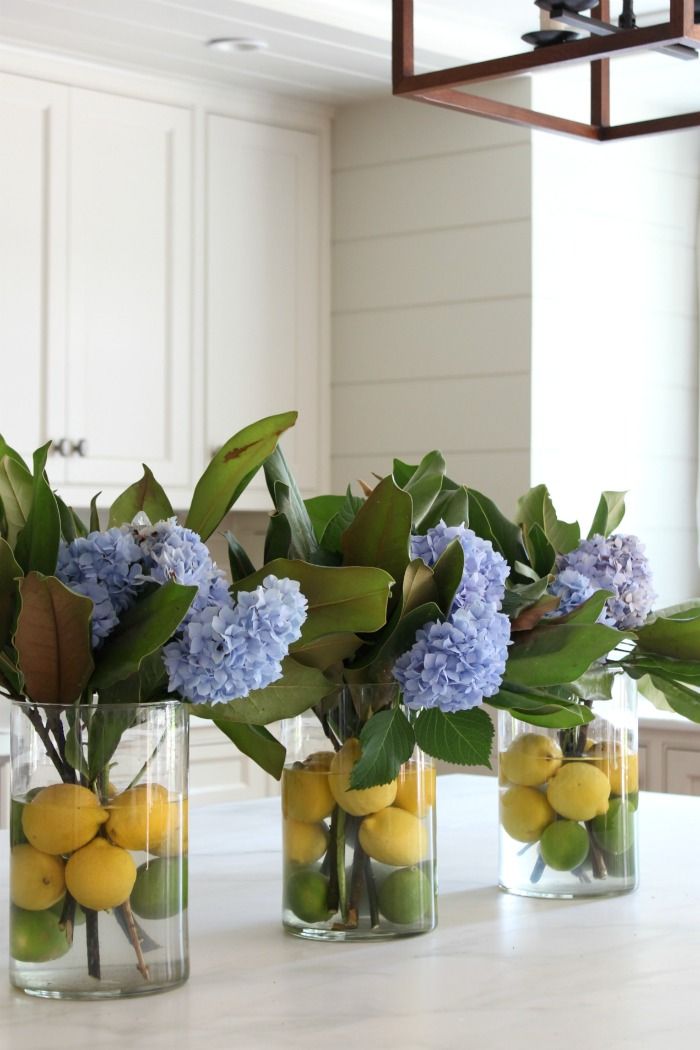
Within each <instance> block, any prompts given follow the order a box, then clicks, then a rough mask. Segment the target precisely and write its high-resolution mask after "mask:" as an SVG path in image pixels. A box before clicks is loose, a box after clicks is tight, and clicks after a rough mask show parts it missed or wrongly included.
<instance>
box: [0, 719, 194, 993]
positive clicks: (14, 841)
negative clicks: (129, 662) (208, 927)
mask: <svg viewBox="0 0 700 1050" xmlns="http://www.w3.org/2000/svg"><path fill="white" fill-rule="evenodd" d="M188 731H189V725H188V713H187V709H186V707H185V705H184V704H180V703H177V702H170V701H168V702H164V703H153V704H142V705H132V704H106V705H97V706H88V705H85V706H79V705H75V706H70V707H63V706H61V705H60V704H33V703H28V702H22V701H16V702H15V703H13V705H12V717H11V795H12V802H11V821H10V825H11V826H10V847H11V850H10V981H11V983H12V984H13V985H14V986H15V987H17V988H19V989H21V990H22V991H25V992H27V993H28V994H30V995H38V996H44V997H49V998H55V999H104V998H117V997H120V996H131V995H148V994H150V993H153V992H160V991H164V990H165V989H167V988H172V987H175V986H176V985H179V984H181V983H182V982H183V981H185V980H186V979H187V976H188V940H187V910H186V909H187V766H188Z"/></svg>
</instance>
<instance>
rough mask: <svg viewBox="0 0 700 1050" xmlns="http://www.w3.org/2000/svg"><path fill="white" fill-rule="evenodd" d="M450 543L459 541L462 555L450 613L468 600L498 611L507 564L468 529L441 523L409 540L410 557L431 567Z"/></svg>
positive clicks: (491, 547)
mask: <svg viewBox="0 0 700 1050" xmlns="http://www.w3.org/2000/svg"><path fill="white" fill-rule="evenodd" d="M453 540H459V543H460V546H461V548H462V550H463V551H464V573H463V575H462V581H461V583H460V585H459V587H458V589H457V593H456V595H455V598H454V601H453V603H452V609H457V608H462V607H463V606H465V605H467V604H469V601H470V600H471V598H472V597H476V598H480V599H481V600H482V601H484V602H492V603H493V604H494V605H495V606H496V607H497V608H500V606H501V602H502V601H503V595H504V593H505V583H506V577H507V576H508V563H507V562H506V560H505V558H503V557H501V555H500V554H499V553H498V552H497V551H495V550H494V549H493V546H492V545H491V544H490V543H489V541H488V540H482V539H481V538H480V537H479V536H477V535H476V533H475V532H474V531H473V530H472V529H468V528H467V527H466V526H465V525H449V526H448V525H446V524H445V522H444V521H441V522H440V524H439V525H436V526H435V527H434V528H432V529H428V532H427V534H426V535H425V536H412V537H411V557H412V558H422V559H423V561H424V562H425V564H426V565H434V564H435V563H436V561H437V560H438V558H439V557H440V555H441V554H443V552H444V551H445V550H446V549H447V547H449V545H450V543H452V541H453Z"/></svg>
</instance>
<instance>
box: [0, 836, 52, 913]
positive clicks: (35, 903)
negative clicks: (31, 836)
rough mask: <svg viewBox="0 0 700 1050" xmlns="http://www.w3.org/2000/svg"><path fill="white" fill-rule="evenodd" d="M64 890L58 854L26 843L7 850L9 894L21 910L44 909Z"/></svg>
mask: <svg viewBox="0 0 700 1050" xmlns="http://www.w3.org/2000/svg"><path fill="white" fill-rule="evenodd" d="M65 892H66V880H65V865H64V863H63V861H62V860H61V858H60V857H56V856H54V855H53V854H50V853H41V852H40V851H39V850H38V849H34V847H33V846H30V845H29V843H24V844H23V845H20V846H15V847H14V849H13V850H12V853H11V854H10V898H11V900H12V903H13V904H16V905H17V907H18V908H22V909H24V910H25V911H44V910H45V909H46V908H50V907H51V905H52V904H55V903H56V901H60V900H61V898H62V897H63V896H64V895H65Z"/></svg>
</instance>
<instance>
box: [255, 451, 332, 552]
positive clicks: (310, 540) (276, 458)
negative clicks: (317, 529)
mask: <svg viewBox="0 0 700 1050" xmlns="http://www.w3.org/2000/svg"><path fill="white" fill-rule="evenodd" d="M265 481H266V482H267V487H268V490H269V492H270V495H271V496H272V502H273V503H274V505H275V508H276V509H277V511H278V513H280V514H284V516H285V517H286V519H287V521H288V523H289V529H290V542H289V548H288V554H289V556H291V557H293V558H301V559H302V560H304V561H310V562H314V563H315V562H321V563H323V560H324V556H323V552H322V551H321V548H320V547H319V545H318V541H317V539H316V535H315V533H314V528H313V525H312V524H311V519H310V518H309V514H308V511H307V509H306V507H305V506H304V501H303V499H302V498H301V493H300V492H299V486H298V485H297V483H296V481H295V479H294V475H293V474H292V472H291V470H290V469H289V465H288V464H287V461H286V459H285V458H284V453H283V452H282V449H281V448H276V449H275V451H274V452H273V453H272V455H270V456H269V457H268V458H267V459H266V461H265ZM266 560H267V558H266Z"/></svg>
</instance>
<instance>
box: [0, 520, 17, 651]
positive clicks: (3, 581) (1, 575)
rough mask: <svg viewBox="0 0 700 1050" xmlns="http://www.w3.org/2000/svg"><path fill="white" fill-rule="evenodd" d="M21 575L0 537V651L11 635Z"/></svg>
mask: <svg viewBox="0 0 700 1050" xmlns="http://www.w3.org/2000/svg"><path fill="white" fill-rule="evenodd" d="M21 575H22V570H21V568H20V567H19V565H18V564H17V562H16V561H15V559H14V556H13V554H12V548H11V547H10V545H9V543H7V542H6V540H3V539H2V537H0V649H3V648H4V647H5V646H6V645H7V643H8V642H9V640H10V635H11V633H12V627H13V621H14V618H15V611H16V608H17V596H18V594H19V589H18V584H17V580H18V579H19V577H20V576H21Z"/></svg>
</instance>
